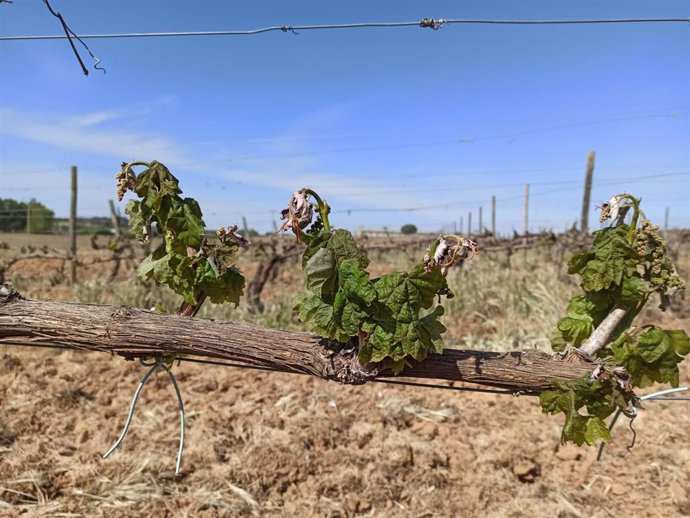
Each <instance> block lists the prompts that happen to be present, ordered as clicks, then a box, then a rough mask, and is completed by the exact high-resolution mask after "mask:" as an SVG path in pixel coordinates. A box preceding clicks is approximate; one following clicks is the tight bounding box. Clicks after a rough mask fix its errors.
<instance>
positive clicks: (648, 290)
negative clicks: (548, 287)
mask: <svg viewBox="0 0 690 518" xmlns="http://www.w3.org/2000/svg"><path fill="white" fill-rule="evenodd" d="M601 209H602V212H601V221H602V222H603V221H606V220H608V219H611V220H612V224H611V226H609V227H607V228H604V229H602V230H599V231H596V232H594V243H593V244H592V247H591V249H590V250H588V251H585V252H581V253H578V254H576V255H574V256H573V257H572V258H571V259H570V261H569V262H568V273H570V274H577V275H579V276H580V279H581V283H580V287H581V289H582V293H581V294H580V295H577V296H575V297H574V298H573V299H571V301H570V303H569V304H568V308H567V315H566V316H565V317H563V318H561V319H560V320H559V321H558V322H557V324H556V327H555V329H554V332H553V336H552V340H551V343H552V347H553V349H554V350H555V351H557V352H564V351H566V350H569V349H571V348H580V351H584V354H585V355H589V354H590V353H591V354H593V355H594V356H596V358H597V359H598V360H599V361H600V362H601V365H600V367H598V368H597V369H596V370H595V371H594V372H593V373H592V375H591V376H589V377H585V378H582V379H580V380H577V381H574V382H568V383H565V382H558V383H555V388H554V389H553V390H548V391H545V392H543V393H542V394H541V398H540V401H541V406H542V408H543V410H544V412H547V413H550V414H557V413H561V412H562V413H564V414H565V417H566V419H565V425H564V427H563V432H562V435H561V438H562V440H563V441H572V442H575V443H577V444H578V445H581V444H584V443H587V444H593V443H594V442H596V441H597V440H598V439H602V440H604V441H606V440H608V439H609V438H610V434H609V430H608V429H607V428H606V425H605V423H604V419H605V418H607V417H608V416H610V415H611V414H612V413H613V412H614V411H616V410H617V409H620V410H621V411H622V412H624V413H626V415H634V414H635V412H636V409H637V408H639V406H640V401H639V399H638V398H637V396H635V394H634V392H633V389H635V388H644V387H648V386H650V385H652V384H653V383H669V384H670V385H671V386H672V387H677V386H678V383H679V372H678V363H680V362H681V361H682V360H683V357H684V356H686V355H687V354H688V353H690V339H689V338H688V335H687V333H686V332H685V331H684V330H681V329H673V330H667V329H662V328H660V327H659V326H655V325H648V326H642V327H636V326H634V325H633V323H634V320H635V318H636V317H637V316H638V315H639V313H640V311H641V310H642V308H643V307H644V306H645V304H647V303H648V302H649V300H650V297H652V295H654V294H658V295H659V298H660V308H661V309H662V310H665V309H666V308H667V307H668V305H669V303H670V298H671V296H673V295H674V294H675V293H676V292H677V291H679V290H684V289H685V282H684V281H683V280H682V279H681V278H680V277H679V275H678V274H677V273H676V271H675V269H674V267H673V264H672V262H671V260H670V259H669V258H668V257H667V255H666V248H665V243H664V239H663V238H662V237H661V235H660V234H659V228H658V227H657V226H655V225H653V224H652V223H651V222H650V221H649V220H648V219H647V218H646V216H645V215H644V213H643V212H642V210H641V209H640V200H639V199H638V198H635V197H634V196H631V195H630V194H625V193H624V194H618V195H616V196H614V197H612V198H611V199H610V200H609V201H608V202H607V203H605V204H603V206H602V208H601ZM630 210H632V217H631V221H630V223H629V224H626V223H624V218H625V216H626V213H628V212H629V211H630ZM600 330H603V332H601V333H600V332H599V331H600ZM582 408H585V409H586V411H587V413H586V414H582V413H580V409H582Z"/></svg>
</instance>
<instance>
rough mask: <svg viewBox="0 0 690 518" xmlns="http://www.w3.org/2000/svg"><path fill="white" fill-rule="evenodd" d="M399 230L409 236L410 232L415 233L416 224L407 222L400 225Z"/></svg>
mask: <svg viewBox="0 0 690 518" xmlns="http://www.w3.org/2000/svg"><path fill="white" fill-rule="evenodd" d="M400 232H402V233H403V234H405V235H406V236H411V235H412V234H416V233H417V226H416V225H413V224H411V223H408V224H407V225H403V226H402V228H401V229H400Z"/></svg>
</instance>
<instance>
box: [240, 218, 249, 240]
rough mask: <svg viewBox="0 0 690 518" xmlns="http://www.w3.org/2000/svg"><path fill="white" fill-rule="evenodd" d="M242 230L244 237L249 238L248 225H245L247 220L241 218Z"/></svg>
mask: <svg viewBox="0 0 690 518" xmlns="http://www.w3.org/2000/svg"><path fill="white" fill-rule="evenodd" d="M242 230H243V231H244V237H249V225H247V218H245V217H244V216H242Z"/></svg>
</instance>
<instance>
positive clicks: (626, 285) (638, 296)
mask: <svg viewBox="0 0 690 518" xmlns="http://www.w3.org/2000/svg"><path fill="white" fill-rule="evenodd" d="M649 288H650V285H649V283H648V282H647V281H645V280H644V279H642V277H640V276H639V275H637V274H635V275H631V276H626V277H625V278H624V279H623V284H622V285H621V293H620V298H619V299H618V301H619V307H621V308H623V309H630V310H631V309H634V308H636V307H637V306H638V305H639V304H640V303H641V302H643V301H644V300H645V298H646V297H647V295H649V292H650V289H649Z"/></svg>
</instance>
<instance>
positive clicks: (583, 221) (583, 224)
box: [580, 151, 595, 233]
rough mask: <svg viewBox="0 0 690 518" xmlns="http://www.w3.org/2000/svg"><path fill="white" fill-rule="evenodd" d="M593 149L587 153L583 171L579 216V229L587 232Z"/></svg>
mask: <svg viewBox="0 0 690 518" xmlns="http://www.w3.org/2000/svg"><path fill="white" fill-rule="evenodd" d="M594 157H595V153H594V151H590V152H589V155H587V170H586V172H585V192H584V194H583V196H582V216H581V218H580V231H581V232H582V233H587V232H589V200H590V196H591V194H592V175H593V174H594Z"/></svg>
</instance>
